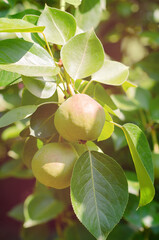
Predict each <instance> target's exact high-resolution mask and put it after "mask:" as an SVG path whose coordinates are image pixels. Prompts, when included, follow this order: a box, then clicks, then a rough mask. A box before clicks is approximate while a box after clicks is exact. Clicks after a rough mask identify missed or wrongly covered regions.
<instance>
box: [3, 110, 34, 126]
mask: <svg viewBox="0 0 159 240" xmlns="http://www.w3.org/2000/svg"><path fill="white" fill-rule="evenodd" d="M36 109H37V106H35V105H28V106H21V107H18V108H14V109H12V110H10V111H9V112H7V113H5V114H4V115H3V116H2V117H1V118H0V128H2V127H6V126H8V125H10V124H12V123H14V122H17V121H20V120H22V119H25V118H28V117H29V116H30V115H32V114H33V113H34V112H35V111H36Z"/></svg>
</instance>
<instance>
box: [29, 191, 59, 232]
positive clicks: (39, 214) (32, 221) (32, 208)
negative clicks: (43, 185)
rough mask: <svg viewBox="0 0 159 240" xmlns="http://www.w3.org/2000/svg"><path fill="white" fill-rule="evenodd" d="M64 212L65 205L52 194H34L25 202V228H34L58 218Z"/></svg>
mask: <svg viewBox="0 0 159 240" xmlns="http://www.w3.org/2000/svg"><path fill="white" fill-rule="evenodd" d="M62 211H63V204H62V203H61V202H59V201H57V200H55V199H54V198H53V196H52V194H51V193H47V194H46V192H45V193H44V194H43V193H39V194H33V195H30V196H29V197H27V198H26V200H25V202H24V217H25V222H24V227H25V228H28V227H32V226H35V225H38V224H41V223H45V222H48V221H49V220H51V219H54V218H56V217H57V216H58V215H59V214H60V213H61V212H62Z"/></svg>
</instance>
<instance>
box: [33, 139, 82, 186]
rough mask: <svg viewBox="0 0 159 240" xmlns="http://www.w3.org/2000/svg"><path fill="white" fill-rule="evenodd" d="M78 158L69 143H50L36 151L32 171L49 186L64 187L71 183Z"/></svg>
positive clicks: (40, 180)
mask: <svg viewBox="0 0 159 240" xmlns="http://www.w3.org/2000/svg"><path fill="white" fill-rule="evenodd" d="M77 158H78V154H77V152H76V151H75V149H74V147H73V146H71V144H69V143H49V144H46V145H45V146H43V147H42V148H41V149H40V150H38V151H37V152H36V154H35V155H34V157H33V160H32V171H33V174H34V176H35V177H36V179H37V180H38V181H39V182H40V183H42V184H44V185H46V186H48V187H53V188H57V189H63V188H66V187H68V186H69V185H70V181H71V176H72V170H73V167H74V164H75V162H76V160H77Z"/></svg>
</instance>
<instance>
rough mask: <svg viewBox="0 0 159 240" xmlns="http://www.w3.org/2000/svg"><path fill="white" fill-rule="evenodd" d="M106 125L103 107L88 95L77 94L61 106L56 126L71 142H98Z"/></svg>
mask: <svg viewBox="0 0 159 240" xmlns="http://www.w3.org/2000/svg"><path fill="white" fill-rule="evenodd" d="M104 123H105V112H104V109H103V107H102V106H101V105H100V104H99V103H98V102H96V101H95V100H94V99H93V98H91V97H90V96H88V95H86V94H75V95H73V96H72V97H70V98H68V99H67V100H66V101H65V102H64V103H62V104H61V105H60V107H59V108H58V109H57V111H56V113H55V118H54V124H55V127H56V129H57V131H58V132H59V134H60V135H61V136H62V137H63V138H64V139H66V140H68V141H70V142H75V141H89V140H90V141H94V140H96V139H97V138H98V137H99V135H100V133H101V131H102V128H103V126H104Z"/></svg>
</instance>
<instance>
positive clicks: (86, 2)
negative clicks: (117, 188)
mask: <svg viewBox="0 0 159 240" xmlns="http://www.w3.org/2000/svg"><path fill="white" fill-rule="evenodd" d="M45 3H47V4H48V5H49V6H50V7H59V1H58V0H49V1H44V0H37V1H34V0H28V1H20V0H0V17H9V18H22V17H23V16H24V15H25V14H36V15H39V14H40V11H41V10H42V9H43V8H44V5H45ZM105 3H106V9H105ZM67 11H68V12H70V13H72V14H74V15H75V17H76V19H77V23H78V26H79V27H80V28H81V29H83V30H88V29H90V28H92V27H93V28H95V30H96V33H97V35H98V37H99V39H100V40H101V42H102V44H103V46H104V49H105V52H106V54H107V55H108V57H109V58H111V59H112V60H116V61H120V62H123V63H124V64H126V65H128V66H130V76H129V80H130V81H131V82H132V83H134V84H136V85H138V86H139V87H138V88H137V89H136V88H133V90H132V89H129V91H126V93H125V92H124V89H123V88H122V87H110V86H107V87H106V90H107V92H108V93H109V94H110V95H112V94H113V100H114V101H115V103H116V105H117V106H118V107H119V108H120V109H121V114H122V118H121V119H122V120H120V121H121V123H124V122H133V123H135V124H137V125H138V126H140V127H141V129H142V130H143V131H144V132H145V134H146V136H147V138H148V141H149V144H150V146H151V150H152V157H153V161H154V168H155V188H156V196H155V199H154V201H153V202H152V203H151V204H149V205H147V206H146V207H143V208H141V209H140V210H138V211H137V212H136V207H137V202H138V182H137V180H136V176H135V173H134V166H133V163H132V160H131V156H130V153H129V150H128V147H127V144H126V141H125V139H124V137H123V134H122V133H121V132H120V130H118V129H116V130H115V132H114V134H113V136H112V137H111V138H110V139H109V140H107V141H103V142H100V143H98V145H99V146H100V147H101V148H102V150H103V151H104V152H105V153H107V154H108V155H110V156H112V157H114V158H115V159H116V160H117V161H118V162H119V164H121V165H122V167H123V168H124V169H125V171H126V174H127V177H128V179H129V182H130V184H132V185H131V186H132V189H129V190H130V192H131V194H130V199H129V204H128V208H127V210H126V213H125V216H124V218H123V219H122V220H121V222H120V224H119V225H118V226H117V227H116V228H115V229H114V231H113V232H112V233H111V234H110V236H109V238H108V239H109V240H117V239H119V240H120V239H123V237H124V240H131V239H134V240H140V239H143V240H148V239H152V240H155V239H156V240H157V239H159V185H158V180H159V145H158V140H159V124H158V123H159V95H158V93H159V1H158V0H156V1H155V0H151V1H150V0H107V1H105V0H83V1H82V6H80V7H79V9H75V8H74V7H73V6H71V5H69V4H68V5H67ZM14 37H16V35H15V34H2V33H0V40H2V39H5V38H14ZM0 77H1V75H0ZM0 81H1V79H0ZM20 88H21V86H20V84H19V85H12V86H11V87H7V86H6V88H4V87H1V84H0V116H1V115H2V114H3V112H5V111H7V110H9V109H12V108H13V107H16V106H19V105H20V104H21V95H20ZM116 121H119V120H118V119H116ZM23 127H24V125H23V122H18V123H16V124H14V125H12V126H10V127H8V128H3V129H0V135H1V137H0V240H20V239H21V240H36V239H38V240H53V239H56V240H80V239H81V240H89V239H90V240H92V239H94V238H93V237H92V236H91V235H90V234H89V233H88V232H87V230H85V229H84V227H83V226H82V225H81V224H80V223H79V222H78V220H77V219H76V217H75V215H74V213H73V211H72V208H71V206H70V205H69V204H70V203H69V190H66V191H60V192H59V191H56V192H55V193H54V194H55V195H57V198H58V199H62V198H65V202H67V208H66V210H65V211H64V212H63V213H61V215H59V216H58V217H57V218H56V219H53V220H51V219H48V220H46V221H44V223H43V224H41V223H40V224H39V223H37V224H36V226H31V227H29V228H24V227H23V220H24V216H23V209H24V208H23V202H24V201H25V200H26V198H27V197H28V196H29V195H30V194H32V192H33V191H34V190H35V179H34V178H33V177H32V174H31V172H30V171H29V170H27V169H25V168H24V167H23V166H22V165H19V162H21V159H22V158H23V144H24V139H22V138H21V137H19V133H20V132H21V131H22V129H23ZM11 160H12V161H11ZM39 188H40V189H42V191H44V192H45V191H46V190H45V189H43V186H38V187H37V189H39ZM37 191H38V190H37ZM136 193H137V194H136ZM46 195H47V193H46ZM25 202H26V201H25ZM42 204H43V205H40V206H39V209H40V208H41V207H44V208H45V206H47V201H46V202H45V201H44V202H42ZM37 205H38V203H37V202H36V201H35V206H36V207H37Z"/></svg>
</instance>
